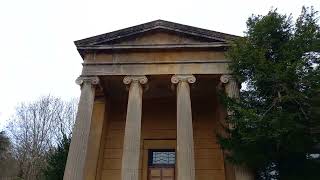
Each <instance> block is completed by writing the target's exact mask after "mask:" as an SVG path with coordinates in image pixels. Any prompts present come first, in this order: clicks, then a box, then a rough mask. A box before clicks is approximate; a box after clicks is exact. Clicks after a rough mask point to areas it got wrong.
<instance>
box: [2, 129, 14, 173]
mask: <svg viewBox="0 0 320 180" xmlns="http://www.w3.org/2000/svg"><path fill="white" fill-rule="evenodd" d="M11 147H12V146H11V142H10V139H9V137H8V136H7V135H6V133H5V131H1V132H0V179H5V178H10V177H13V176H14V175H15V174H16V161H15V159H14V157H13V156H12V152H11Z"/></svg>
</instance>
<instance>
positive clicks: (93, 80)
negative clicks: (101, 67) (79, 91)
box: [76, 76, 100, 86]
mask: <svg viewBox="0 0 320 180" xmlns="http://www.w3.org/2000/svg"><path fill="white" fill-rule="evenodd" d="M76 83H77V84H78V85H80V86H82V85H83V84H84V83H89V84H91V85H97V84H99V83H100V79H99V78H98V77H97V76H80V77H78V78H77V79H76Z"/></svg>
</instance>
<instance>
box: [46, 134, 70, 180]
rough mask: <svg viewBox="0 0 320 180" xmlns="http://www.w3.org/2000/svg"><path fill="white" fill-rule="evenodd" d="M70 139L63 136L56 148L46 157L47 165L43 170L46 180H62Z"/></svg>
mask: <svg viewBox="0 0 320 180" xmlns="http://www.w3.org/2000/svg"><path fill="white" fill-rule="evenodd" d="M70 143H71V137H67V136H66V135H63V138H62V139H61V141H60V142H59V144H58V146H57V147H56V148H55V149H54V150H53V152H52V153H50V154H49V156H48V165H47V167H46V168H45V169H44V175H45V179H46V180H62V179H63V175H64V169H65V166H66V162H67V157H68V151H69V147H70Z"/></svg>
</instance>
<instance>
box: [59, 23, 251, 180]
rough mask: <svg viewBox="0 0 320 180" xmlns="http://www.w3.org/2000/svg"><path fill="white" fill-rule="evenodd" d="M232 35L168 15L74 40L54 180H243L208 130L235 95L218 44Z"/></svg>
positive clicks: (215, 128)
mask: <svg viewBox="0 0 320 180" xmlns="http://www.w3.org/2000/svg"><path fill="white" fill-rule="evenodd" d="M235 37H236V36H234V35H229V34H225V33H220V32H215V31H210V30H206V29H200V28H196V27H191V26H186V25H182V24H177V23H173V22H168V21H163V20H156V21H152V22H149V23H145V24H141V25H137V26H133V27H129V28H125V29H122V30H118V31H114V32H110V33H106V34H102V35H98V36H94V37H90V38H87V39H83V40H79V41H76V42H75V44H76V46H77V49H78V51H79V53H80V55H81V56H82V58H83V61H84V62H83V69H82V73H81V75H80V77H79V78H78V79H77V80H76V82H77V83H78V84H79V85H80V86H81V96H80V102H79V108H78V114H77V119H76V124H75V127H74V131H73V137H72V142H71V146H70V151H69V155H68V161H67V165H66V169H65V174H64V180H174V179H177V180H249V179H252V177H250V174H249V173H248V172H247V171H246V170H245V169H244V168H241V167H234V166H232V165H231V164H229V163H228V162H227V161H225V160H224V154H225V152H223V150H222V149H221V148H220V146H219V144H218V143H217V139H216V134H217V133H219V132H221V133H223V132H222V126H223V125H225V121H224V119H225V117H226V114H227V112H226V111H225V109H224V108H223V107H222V105H221V104H220V103H219V101H218V98H217V87H218V86H219V87H222V88H224V89H225V92H226V93H227V95H229V96H232V97H235V98H237V96H238V92H239V89H238V84H237V82H236V81H235V80H234V79H233V78H232V76H231V75H230V74H231V73H230V71H229V70H228V63H229V61H228V59H226V57H225V51H226V50H227V49H228V47H229V46H230V41H232V40H233V39H234V38H235Z"/></svg>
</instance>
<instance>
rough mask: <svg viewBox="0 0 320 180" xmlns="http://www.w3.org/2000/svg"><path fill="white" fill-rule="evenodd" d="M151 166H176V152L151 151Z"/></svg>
mask: <svg viewBox="0 0 320 180" xmlns="http://www.w3.org/2000/svg"><path fill="white" fill-rule="evenodd" d="M149 153H150V154H149V165H175V163H176V152H175V151H174V150H151V151H150V152H149Z"/></svg>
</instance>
